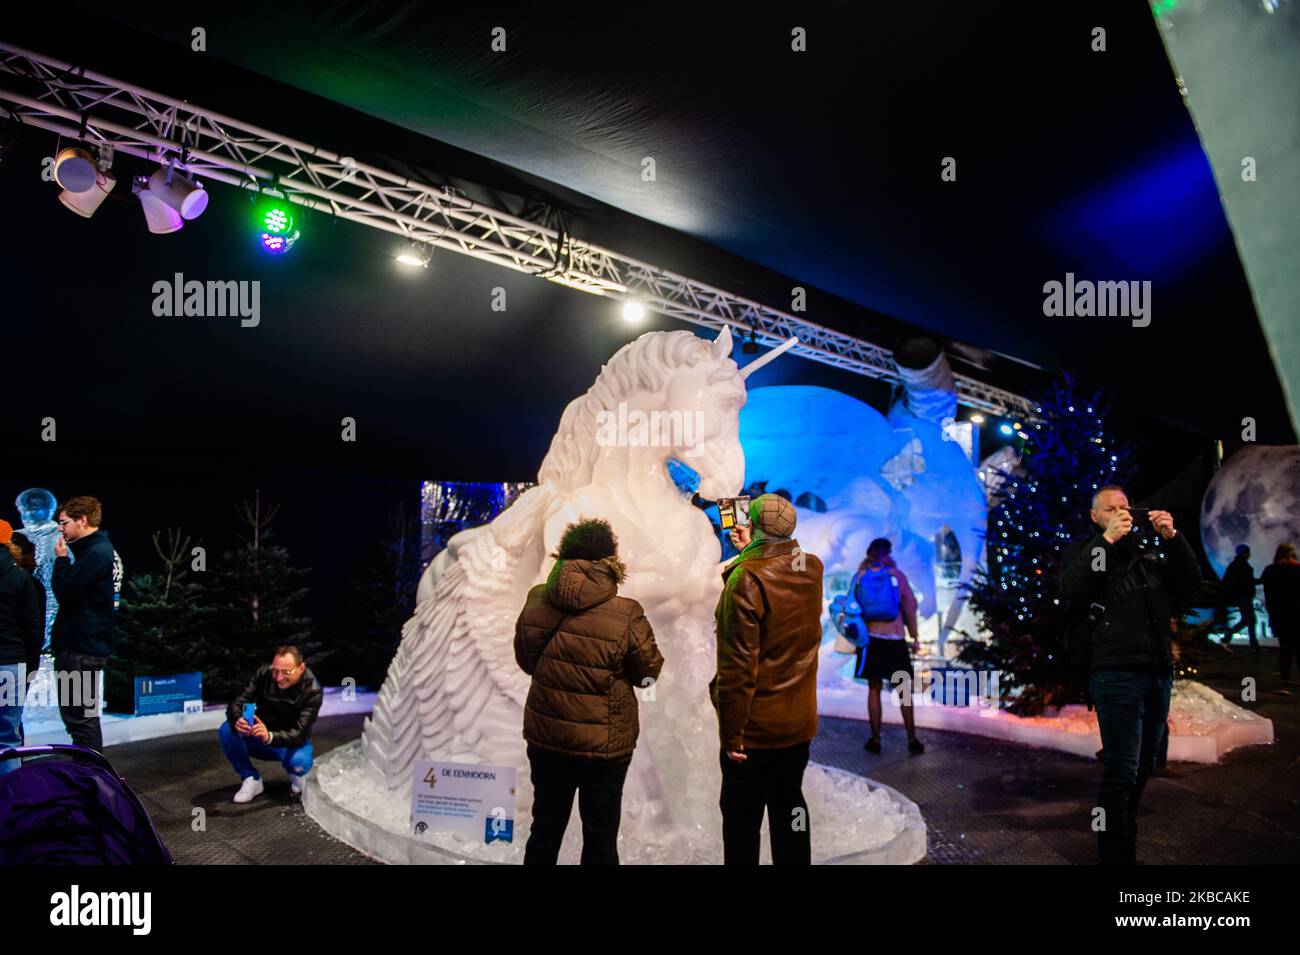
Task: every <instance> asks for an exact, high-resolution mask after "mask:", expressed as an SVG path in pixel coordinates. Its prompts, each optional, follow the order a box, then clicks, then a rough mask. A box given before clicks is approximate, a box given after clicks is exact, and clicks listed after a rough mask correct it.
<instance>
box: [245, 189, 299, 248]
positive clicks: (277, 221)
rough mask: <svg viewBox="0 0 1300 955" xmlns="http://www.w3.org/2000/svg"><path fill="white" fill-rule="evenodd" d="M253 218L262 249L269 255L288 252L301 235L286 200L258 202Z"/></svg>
mask: <svg viewBox="0 0 1300 955" xmlns="http://www.w3.org/2000/svg"><path fill="white" fill-rule="evenodd" d="M255 218H256V222H257V228H258V234H259V238H260V241H261V243H262V249H263V251H265V252H267V253H269V254H270V255H283V254H284V253H285V252H288V251H289V250H290V249H292V248H293V246H294V243H296V242H297V241H298V238H299V236H301V235H302V232H301V231H300V230H299V229H298V223H297V220H296V219H295V218H294V215H293V210H292V208H290V205H289V203H288V202H283V201H271V200H267V201H264V202H261V203H258V205H257V207H256V215H255Z"/></svg>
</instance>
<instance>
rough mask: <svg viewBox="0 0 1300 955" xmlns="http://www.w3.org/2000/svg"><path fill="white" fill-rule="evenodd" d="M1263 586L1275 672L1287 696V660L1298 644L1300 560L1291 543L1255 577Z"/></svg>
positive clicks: (1289, 687)
mask: <svg viewBox="0 0 1300 955" xmlns="http://www.w3.org/2000/svg"><path fill="white" fill-rule="evenodd" d="M1259 581H1260V583H1262V584H1263V585H1264V607H1265V608H1266V609H1267V610H1268V622H1269V625H1270V626H1271V627H1272V628H1273V636H1274V637H1276V638H1277V645H1278V649H1279V650H1280V651H1281V652H1280V653H1278V669H1279V670H1280V671H1281V675H1282V690H1281V692H1282V693H1284V694H1286V695H1287V696H1290V695H1291V660H1292V659H1293V658H1294V656H1295V652H1296V647H1297V645H1300V560H1297V559H1296V549H1295V546H1294V545H1292V544H1281V545H1279V546H1278V549H1277V552H1276V553H1275V554H1274V555H1273V563H1271V564H1269V565H1268V566H1267V567H1265V568H1264V572H1263V573H1262V574H1260V575H1259Z"/></svg>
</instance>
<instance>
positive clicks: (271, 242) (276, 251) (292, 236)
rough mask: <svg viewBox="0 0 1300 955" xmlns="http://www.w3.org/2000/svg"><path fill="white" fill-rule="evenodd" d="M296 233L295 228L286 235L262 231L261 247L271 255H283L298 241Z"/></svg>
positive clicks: (297, 233)
mask: <svg viewBox="0 0 1300 955" xmlns="http://www.w3.org/2000/svg"><path fill="white" fill-rule="evenodd" d="M298 235H299V232H298V230H297V229H294V230H293V231H292V232H290V233H289V234H288V235H271V234H270V233H269V232H263V233H262V248H263V249H265V250H266V251H267V252H269V253H270V254H271V255H283V254H284V253H285V252H288V251H289V250H290V249H292V248H293V244H294V243H295V242H297V241H298Z"/></svg>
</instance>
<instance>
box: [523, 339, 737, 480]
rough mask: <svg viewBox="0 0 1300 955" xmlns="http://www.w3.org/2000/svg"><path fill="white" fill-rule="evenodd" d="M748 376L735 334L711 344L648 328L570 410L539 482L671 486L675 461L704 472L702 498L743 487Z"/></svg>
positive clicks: (545, 463)
mask: <svg viewBox="0 0 1300 955" xmlns="http://www.w3.org/2000/svg"><path fill="white" fill-rule="evenodd" d="M744 404H745V384H744V376H743V375H742V374H741V371H740V369H739V368H738V367H737V366H736V363H735V362H734V361H733V360H732V359H731V332H730V330H728V329H724V330H723V331H722V333H721V334H720V335H719V336H718V337H717V339H715V340H714V341H713V342H709V341H706V340H704V339H702V338H700V337H698V336H697V335H694V334H692V333H691V332H686V331H675V332H647V333H646V334H645V335H642V336H641V337H640V338H638V339H636V340H635V341H633V342H629V343H628V344H627V345H624V346H623V347H622V348H621V349H619V351H618V352H617V353H616V354H615V355H614V357H613V358H611V359H610V360H609V363H608V364H606V365H605V366H604V367H603V368H602V369H601V372H600V375H599V376H598V377H597V378H596V381H595V383H594V384H593V385H592V386H591V388H590V389H588V391H587V393H586V394H585V395H583V396H582V397H580V398H576V399H574V400H573V401H572V402H571V403H570V404H569V406H568V408H567V409H565V412H564V416H563V417H562V418H561V420H560V427H559V429H558V430H557V432H556V435H555V438H554V439H553V440H552V442H551V448H550V451H549V452H548V453H547V455H546V459H545V460H544V461H543V462H542V467H541V470H540V472H539V473H538V481H539V483H542V484H551V485H552V486H554V487H556V489H557V490H559V491H562V492H563V491H569V490H574V489H576V488H579V487H582V486H584V485H589V484H593V483H599V484H608V483H610V478H611V476H613V475H615V474H617V475H618V476H620V477H621V480H620V481H618V482H616V483H620V484H629V485H633V486H638V487H643V488H649V487H654V488H659V489H663V490H665V491H667V490H670V489H671V488H672V482H671V480H670V479H669V478H668V475H667V464H668V460H669V459H670V458H671V459H675V460H677V461H679V462H681V463H683V464H685V465H687V466H688V467H689V468H691V469H692V470H693V471H695V472H696V473H697V474H698V475H699V480H700V486H699V493H700V496H701V497H703V498H706V499H709V500H714V499H716V498H719V497H727V496H731V495H735V494H738V493H739V492H740V489H741V487H742V486H743V484H744V478H745V454H744V451H743V450H742V449H741V446H740V409H741V407H743V406H744Z"/></svg>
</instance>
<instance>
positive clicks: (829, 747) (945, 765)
mask: <svg viewBox="0 0 1300 955" xmlns="http://www.w3.org/2000/svg"><path fill="white" fill-rule="evenodd" d="M1211 652H1212V654H1213V655H1212V657H1211V658H1210V659H1209V660H1207V661H1206V662H1205V665H1203V666H1202V668H1201V672H1200V679H1201V681H1202V682H1204V683H1206V684H1208V685H1210V686H1212V687H1214V688H1215V689H1216V690H1218V691H1219V692H1221V693H1224V694H1225V695H1229V696H1232V697H1237V698H1239V697H1240V693H1241V689H1240V688H1241V681H1242V678H1243V677H1245V676H1254V677H1255V678H1256V679H1257V680H1258V685H1259V687H1260V691H1259V694H1258V696H1259V701H1258V702H1257V703H1246V704H1243V705H1245V706H1246V707H1247V708H1249V709H1252V710H1255V711H1256V712H1258V713H1260V714H1261V715H1263V716H1266V717H1268V718H1269V719H1271V720H1272V721H1273V726H1274V733H1275V737H1276V741H1275V742H1274V743H1273V744H1272V745H1271V746H1251V747H1246V748H1243V749H1238V750H1235V751H1234V752H1231V753H1229V754H1228V755H1227V756H1226V757H1225V758H1224V759H1223V760H1222V761H1221V762H1220V763H1219V764H1218V765H1215V766H1203V765H1196V764H1188V763H1174V764H1171V765H1172V767H1173V768H1174V769H1175V770H1177V771H1179V772H1181V773H1182V774H1183V776H1182V778H1179V779H1166V778H1155V779H1152V780H1151V782H1150V784H1149V785H1148V787H1147V790H1146V795H1145V797H1144V800H1143V804H1142V811H1141V815H1140V817H1139V826H1140V835H1139V848H1138V858H1139V859H1141V860H1143V861H1144V862H1147V863H1149V864H1169V863H1172V864H1185V863H1193V864H1194V863H1220V864H1295V863H1297V862H1300V695H1297V696H1292V697H1286V696H1281V695H1279V694H1278V693H1277V692H1276V687H1277V686H1278V680H1277V677H1276V674H1275V668H1276V665H1277V652H1276V651H1273V652H1270V653H1265V654H1263V655H1262V656H1253V655H1251V654H1249V653H1247V652H1246V650H1245V649H1244V647H1238V648H1237V649H1236V651H1235V653H1234V654H1232V655H1231V656H1229V655H1228V654H1225V653H1222V651H1218V650H1213V651H1211ZM362 719H363V717H361V716H336V717H326V718H323V719H321V720H319V721H318V722H317V724H316V728H315V731H314V733H313V736H312V739H313V743H314V747H315V750H316V755H317V756H318V757H319V756H320V755H323V754H324V753H326V752H328V751H329V750H331V749H333V748H334V747H335V746H338V745H341V744H343V743H346V742H349V741H350V740H353V739H356V738H357V736H358V735H359V734H360V731H361V722H362ZM865 735H866V733H865V724H864V723H859V722H857V721H854V720H842V719H823V720H822V728H821V732H820V734H819V735H818V737H817V739H816V740H814V741H813V749H812V755H813V758H814V759H815V760H817V761H818V762H822V763H827V764H829V765H832V766H838V767H841V768H843V769H847V770H850V771H852V772H855V773H860V774H863V775H866V776H870V777H871V778H872V779H875V780H877V781H879V782H882V783H885V784H887V785H889V786H892V787H893V788H895V789H897V790H898V791H899V792H901V793H903V794H904V795H905V796H907V797H908V798H910V799H912V800H914V801H915V802H916V803H917V804H918V805H919V806H920V808H921V813H922V814H923V815H924V816H925V821H926V824H927V825H928V827H929V854H928V855H927V856H926V860H925V861H926V862H927V863H931V864H935V863H1071V864H1089V863H1092V862H1094V861H1095V857H1096V852H1095V841H1094V839H1095V837H1094V836H1093V834H1092V833H1091V832H1090V831H1089V829H1088V828H1087V822H1088V818H1089V817H1088V812H1089V809H1090V807H1091V806H1092V805H1093V804H1094V803H1095V801H1096V786H1097V777H1098V772H1099V768H1100V767H1099V764H1097V763H1096V762H1095V761H1093V760H1088V759H1083V758H1080V757H1077V756H1070V755H1067V754H1065V753H1059V752H1055V751H1053V750H1045V749H1034V748H1032V747H1028V746H1020V745H1016V744H1012V743H1004V742H1000V741H997V740H991V739H985V738H983V737H978V736H966V735H963V734H960V733H948V732H938V731H929V732H927V731H924V730H922V731H921V738H922V739H923V740H924V742H925V744H926V747H927V748H926V752H925V753H924V754H922V755H920V756H910V755H909V754H908V752H907V749H906V745H905V739H904V736H903V730H902V728H901V727H896V726H886V728H885V731H884V733H883V741H882V742H883V752H882V753H880V754H879V755H870V754H868V753H866V752H864V751H863V749H862V742H863V740H864V739H865ZM105 755H107V756H108V757H109V759H111V760H112V762H113V765H114V767H115V768H116V769H117V771H118V772H119V773H121V774H122V775H124V776H125V777H126V778H127V781H128V782H129V783H130V784H131V785H132V787H133V788H134V789H135V790H136V792H138V793H139V794H140V796H141V798H142V799H143V800H144V803H145V806H146V808H147V809H148V810H149V812H150V814H151V815H152V816H153V820H154V823H155V824H156V825H157V827H158V830H159V832H160V833H161V834H162V837H163V840H164V842H166V844H167V845H168V847H169V848H170V849H171V851H172V854H173V855H174V857H175V859H176V861H177V862H178V863H182V864H210V863H233V864H239V863H294V864H303V863H309V864H325V863H330V864H337V863H347V864H367V863H369V860H368V859H366V858H365V857H364V856H362V855H361V854H360V853H357V852H355V851H353V850H352V849H350V848H349V847H348V846H346V845H344V844H342V843H340V842H338V841H337V840H335V839H333V838H332V837H330V836H328V835H326V834H325V833H324V832H323V831H322V830H321V829H320V828H319V827H318V826H317V825H316V824H315V823H314V822H312V821H311V820H310V819H308V818H307V817H306V815H305V814H304V813H303V810H302V806H301V804H300V803H299V802H298V800H297V799H296V798H294V797H292V796H291V795H290V793H289V784H288V780H287V777H286V776H285V774H284V772H283V771H282V770H281V769H280V768H279V767H276V766H273V765H271V766H270V768H268V769H266V770H265V771H264V772H263V777H264V779H265V780H266V792H265V794H264V795H262V796H260V797H259V798H257V799H255V800H253V801H252V802H251V803H248V804H246V805H242V806H238V805H235V804H234V803H232V802H231V801H230V797H231V796H232V795H233V794H234V791H235V788H236V785H237V783H238V779H237V778H236V777H235V775H234V773H233V772H232V770H231V769H230V766H229V764H228V763H226V761H225V759H224V758H223V757H222V755H221V751H220V749H219V748H218V746H217V736H216V733H215V732H210V733H207V734H204V735H202V736H200V735H198V734H190V735H186V736H172V737H166V738H163V739H156V740H149V741H147V742H139V743H128V744H124V745H121V746H111V747H109V748H108V749H107V750H106V751H105ZM268 765H269V764H268ZM197 810H202V812H201V813H199V812H197ZM200 819H202V821H203V823H204V825H205V827H206V828H201V827H199V824H198V823H199V820H200ZM815 824H816V822H815V820H814V825H815Z"/></svg>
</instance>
